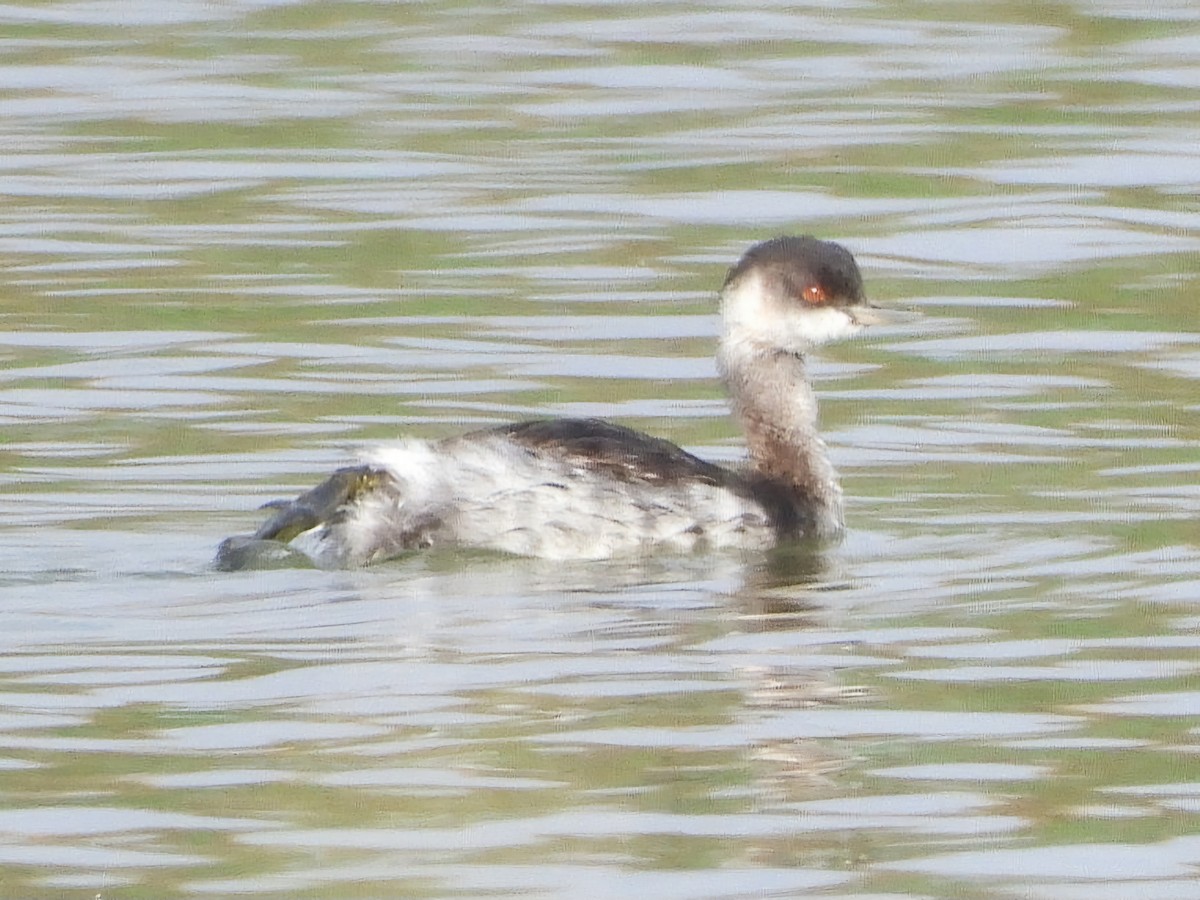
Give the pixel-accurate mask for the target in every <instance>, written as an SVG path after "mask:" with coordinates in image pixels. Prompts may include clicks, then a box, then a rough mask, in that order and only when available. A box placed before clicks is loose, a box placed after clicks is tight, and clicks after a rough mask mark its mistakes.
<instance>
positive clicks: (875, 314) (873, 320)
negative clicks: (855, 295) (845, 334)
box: [846, 301, 916, 325]
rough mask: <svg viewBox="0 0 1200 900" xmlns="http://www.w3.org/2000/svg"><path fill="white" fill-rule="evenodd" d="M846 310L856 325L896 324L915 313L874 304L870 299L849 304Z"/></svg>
mask: <svg viewBox="0 0 1200 900" xmlns="http://www.w3.org/2000/svg"><path fill="white" fill-rule="evenodd" d="M846 312H847V313H849V315H850V318H851V319H853V320H854V322H855V324H857V325H896V324H898V323H900V322H904V321H906V320H907V319H909V318H912V317H913V316H915V315H916V314H915V313H912V312H908V311H905V310H901V309H887V308H885V307H882V306H876V305H875V304H874V303H871V302H870V301H867V302H865V303H856V304H855V305H854V306H849V307H847V308H846Z"/></svg>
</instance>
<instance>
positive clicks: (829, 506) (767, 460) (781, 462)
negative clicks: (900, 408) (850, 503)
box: [717, 336, 842, 537]
mask: <svg viewBox="0 0 1200 900" xmlns="http://www.w3.org/2000/svg"><path fill="white" fill-rule="evenodd" d="M717 362H718V365H719V366H720V369H721V375H722V377H723V378H724V380H725V385H726V387H727V389H728V390H729V394H730V397H731V399H732V402H733V410H734V412H735V414H736V415H737V416H738V418H739V419H741V422H742V427H743V428H744V429H745V433H746V444H747V448H748V450H749V453H750V464H751V468H752V474H751V479H750V480H751V483H752V487H754V489H755V491H756V494H757V495H758V496H759V497H760V499H761V500H762V501H763V502H764V505H765V506H766V507H767V508H768V511H770V512H772V513H773V514H774V516H775V518H776V520H777V527H779V528H780V530H781V531H784V532H795V533H802V534H804V535H813V536H818V537H831V536H833V535H836V534H837V533H838V532H840V531H841V529H842V489H841V486H840V485H839V484H838V477H837V471H836V470H835V469H834V468H833V464H832V463H831V462H830V461H829V454H828V451H827V449H826V447H825V442H824V441H823V440H821V435H820V433H819V432H818V430H817V398H816V396H815V395H814V394H813V391H812V388H811V387H810V386H809V384H808V381H807V379H806V378H805V373H804V358H803V357H802V356H800V355H798V354H792V353H787V352H784V351H781V350H779V349H778V348H774V347H768V346H764V345H762V344H758V343H754V342H738V341H732V340H729V339H728V336H726V338H725V339H724V340H722V342H721V347H720V350H719V352H718V355H717Z"/></svg>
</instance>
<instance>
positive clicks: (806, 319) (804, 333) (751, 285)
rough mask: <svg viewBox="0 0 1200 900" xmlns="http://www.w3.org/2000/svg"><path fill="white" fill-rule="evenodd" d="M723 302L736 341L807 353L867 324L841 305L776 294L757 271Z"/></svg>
mask: <svg viewBox="0 0 1200 900" xmlns="http://www.w3.org/2000/svg"><path fill="white" fill-rule="evenodd" d="M721 303H722V311H723V314H724V318H725V335H726V340H727V341H728V342H730V343H735V344H743V343H744V344H758V345H769V346H774V347H777V348H779V349H780V350H787V351H790V352H794V353H803V352H804V351H806V350H808V349H809V348H811V347H815V346H817V345H818V344H824V343H827V342H828V341H835V340H838V339H839V338H845V337H849V336H850V335H852V334H855V333H857V332H859V331H861V330H862V327H863V326H862V325H861V324H859V323H858V322H856V321H855V320H854V319H853V318H852V317H851V315H850V314H849V313H848V312H846V310H845V309H843V308H841V307H837V306H807V305H805V304H804V303H802V302H800V301H797V300H790V299H784V298H780V297H776V296H772V295H771V294H770V293H769V291H768V288H767V285H766V284H765V283H764V282H763V279H762V276H761V275H759V274H758V273H757V272H751V273H749V274H748V275H747V276H746V277H745V278H743V279H742V280H741V281H740V282H738V283H737V284H736V285H735V286H734V287H733V288H732V289H730V290H727V291H726V292H725V293H724V295H723V296H722V298H721Z"/></svg>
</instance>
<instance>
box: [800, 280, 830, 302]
mask: <svg viewBox="0 0 1200 900" xmlns="http://www.w3.org/2000/svg"><path fill="white" fill-rule="evenodd" d="M803 297H804V302H805V303H808V304H810V305H812V306H820V305H821V304H823V303H825V302H827V301H828V300H829V295H828V294H826V293H825V288H823V287H821V286H820V285H819V284H810V285H809V286H808V287H806V288H805V289H804V294H803Z"/></svg>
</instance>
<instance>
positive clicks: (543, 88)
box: [0, 0, 1200, 900]
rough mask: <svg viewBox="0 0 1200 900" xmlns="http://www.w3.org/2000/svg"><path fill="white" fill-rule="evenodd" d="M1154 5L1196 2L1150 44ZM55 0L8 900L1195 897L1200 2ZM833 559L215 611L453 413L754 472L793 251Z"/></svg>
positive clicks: (2, 865) (285, 577)
mask: <svg viewBox="0 0 1200 900" xmlns="http://www.w3.org/2000/svg"><path fill="white" fill-rule="evenodd" d="M1143 6H1144V5H1143ZM1143 6H1139V5H1136V4H1132V5H1131V4H1127V3H1116V2H1091V0H1077V2H1073V3H1069V4H1067V5H1064V6H1062V7H1061V8H1057V9H1056V15H1055V17H1054V21H1053V22H1049V21H1038V20H1037V19H1036V18H1035V17H1034V15H1033V13H1031V12H1030V9H1029V8H1027V7H1025V6H1021V5H1014V4H999V5H992V6H989V7H987V8H986V9H984V8H982V7H979V6H978V5H971V6H969V7H968V6H967V5H966V4H962V3H951V4H949V5H947V6H945V7H938V8H933V7H921V8H919V9H918V8H915V7H909V6H903V5H900V4H888V3H886V2H885V3H880V4H861V3H860V4H842V5H834V6H830V5H829V4H827V3H822V4H809V5H805V4H799V5H797V4H795V3H786V4H785V3H775V2H768V3H765V4H764V3H759V4H756V5H755V6H753V7H751V6H746V5H742V4H737V3H709V4H701V5H699V6H698V5H697V4H695V3H686V4H685V3H677V2H672V0H661V2H653V3H650V4H640V5H638V4H631V3H610V4H602V5H599V6H589V7H581V6H571V5H569V4H567V5H564V4H555V3H548V4H540V5H533V6H529V7H527V8H523V9H522V10H521V14H520V15H514V14H513V10H512V9H508V8H506V7H504V6H503V5H500V6H497V7H494V8H485V7H476V8H472V9H471V10H469V11H467V10H463V9H462V8H460V7H457V6H450V5H447V4H437V3H433V4H422V5H412V4H391V5H389V4H358V5H336V4H334V5H329V4H318V3H313V2H305V0H299V2H288V3H278V2H270V3H238V4H224V5H221V4H204V3H193V2H186V0H176V2H172V3H169V4H162V3H130V2H123V3H120V4H113V3H108V2H78V3H65V4H63V3H60V4H50V5H46V4H30V3H17V4H10V5H8V6H5V7H3V8H2V9H0V21H2V22H3V23H4V25H5V29H4V35H3V36H2V37H0V46H2V47H3V49H4V51H5V55H4V60H3V65H0V122H2V123H3V126H4V133H5V134H6V136H7V138H8V142H7V155H6V156H5V158H4V160H3V161H2V162H0V192H2V193H3V194H4V196H5V198H6V203H5V204H4V206H3V208H2V209H0V261H2V262H3V269H4V272H5V273H6V276H7V277H6V278H5V281H4V289H3V295H2V297H0V427H2V428H3V439H2V440H0V486H2V490H0V560H2V561H3V564H2V565H0V610H2V612H0V651H2V652H0V791H2V792H3V794H4V797H5V800H6V802H5V804H4V809H3V810H0V881H2V882H3V884H4V886H5V889H6V891H5V893H6V895H8V894H11V895H13V896H40V895H47V893H49V894H52V895H54V896H72V897H73V896H79V897H88V898H93V897H96V896H97V895H99V896H101V897H104V898H114V897H122V896H130V897H132V896H152V897H164V896H178V895H185V894H186V895H202V896H203V895H209V896H229V895H232V894H238V895H255V896H264V897H297V896H314V897H318V896H319V897H343V896H344V897H351V896H367V895H370V896H376V895H378V896H398V895H404V896H410V895H411V896H434V897H436V896H447V895H449V894H456V895H462V896H478V897H490V896H499V895H502V894H503V895H509V894H522V895H528V896H547V897H549V896H564V895H568V894H578V893H579V890H580V885H583V884H586V885H587V886H588V887H587V894H588V896H594V897H627V896H643V895H644V896H654V897H680V898H689V900H692V898H701V897H713V898H730V897H751V896H763V895H764V894H771V893H774V894H779V895H788V896H800V895H804V896H809V895H811V896H828V897H840V898H850V897H855V898H863V900H866V898H870V897H883V896H887V897H946V898H950V897H962V896H966V895H970V896H972V897H975V896H978V897H989V898H990V897H995V898H1016V897H1022V898H1039V900H1040V898H1047V900H1049V898H1055V900H1063V898H1065V900H1072V898H1084V897H1087V898H1096V897H1100V898H1112V900H1124V898H1126V897H1128V896H1132V895H1138V896H1157V897H1173V898H1197V897H1200V893H1198V892H1197V889H1196V881H1195V878H1194V872H1195V867H1196V865H1197V864H1200V844H1198V843H1197V841H1196V839H1195V838H1194V837H1193V833H1194V832H1195V831H1196V830H1197V829H1196V825H1195V823H1194V821H1193V820H1192V818H1191V817H1192V816H1193V815H1195V814H1196V806H1197V804H1196V796H1195V795H1196V791H1195V788H1194V785H1195V782H1196V780H1197V779H1196V778H1195V775H1194V772H1193V769H1194V764H1193V760H1194V759H1195V754H1196V735H1195V734H1194V732H1195V730H1196V721H1195V717H1196V716H1197V715H1200V700H1198V694H1197V692H1196V691H1195V690H1194V681H1195V673H1196V670H1197V668H1198V667H1200V661H1198V660H1200V635H1197V627H1198V624H1200V618H1198V616H1197V614H1196V613H1195V611H1194V607H1195V603H1196V600H1197V597H1198V596H1200V550H1198V549H1197V543H1198V537H1200V532H1198V531H1197V528H1196V526H1195V500H1196V495H1197V489H1196V488H1195V486H1194V484H1193V482H1194V481H1195V478H1194V476H1195V474H1196V473H1197V471H1200V462H1198V461H1197V454H1196V449H1195V448H1196V446H1197V439H1198V437H1200V429H1198V428H1197V425H1196V416H1195V413H1196V411H1197V409H1198V405H1197V402H1196V400H1195V382H1196V378H1197V375H1198V373H1200V344H1198V342H1197V338H1196V336H1195V333H1194V332H1195V325H1194V315H1193V314H1192V310H1193V308H1194V303H1193V302H1192V301H1193V295H1194V294H1195V282H1196V277H1197V271H1198V270H1197V266H1196V259H1197V251H1198V250H1200V237H1198V236H1197V234H1196V230H1195V227H1194V225H1195V215H1196V208H1195V196H1196V194H1197V191H1198V189H1200V165H1197V162H1198V160H1197V151H1196V147H1198V146H1200V135H1198V133H1197V132H1198V128H1200V118H1198V110H1197V106H1196V103H1195V96H1194V95H1195V88H1196V86H1197V84H1200V64H1198V62H1197V60H1198V59H1200V31H1198V30H1197V29H1200V17H1198V16H1197V14H1196V10H1195V9H1193V4H1190V3H1186V2H1176V3H1165V4H1163V3H1160V4H1156V5H1155V6H1154V7H1153V9H1150V8H1143ZM785 230H786V231H813V232H814V233H817V234H819V235H820V236H822V237H831V238H836V239H838V240H843V241H845V242H846V243H847V245H848V246H850V247H851V248H852V249H853V250H854V251H855V252H856V253H857V254H858V256H859V259H860V262H861V263H862V265H863V268H864V270H865V273H866V275H867V279H868V288H869V290H870V292H871V294H872V296H873V297H874V298H876V299H877V300H880V301H882V302H884V303H885V304H888V305H894V306H899V307H906V308H907V307H912V308H918V309H919V310H920V311H921V312H922V314H923V315H922V316H921V317H920V318H919V319H916V320H914V321H911V322H907V323H905V324H904V325H902V326H895V327H892V328H891V329H888V330H879V331H877V332H874V333H872V334H871V336H870V337H868V339H866V340H864V341H862V342H859V343H856V344H850V345H843V346H839V347H836V348H833V349H831V350H830V352H829V354H827V355H826V356H825V357H824V358H822V359H820V360H817V361H816V364H815V365H814V374H815V377H816V382H817V387H818V390H819V392H820V394H821V396H822V401H823V406H822V415H823V422H824V425H825V429H826V433H827V435H828V437H829V441H830V444H831V447H832V449H833V452H834V455H835V459H836V461H837V463H838V465H839V467H840V468H841V470H842V472H843V474H844V482H845V486H846V489H847V496H848V500H849V513H848V519H849V524H850V533H849V535H848V538H847V541H846V542H845V544H844V545H843V546H841V547H839V548H836V549H833V550H830V551H828V552H825V553H822V554H819V555H816V556H814V555H811V554H808V553H805V552H801V551H780V552H777V553H773V554H767V555H754V554H725V555H717V556H712V557H703V558H700V557H689V558H683V559H678V558H652V559H647V560H636V561H630V560H622V561H615V562H598V563H580V564H572V565H571V566H566V567H564V566H561V565H549V564H545V563H541V562H538V561H529V560H508V559H498V558H495V557H489V556H468V557H465V558H464V557H461V556H460V557H456V556H445V555H432V556H423V557H414V558H411V559H405V560H400V561H397V562H395V563H393V564H389V565H386V566H382V567H378V568H375V569H371V570H368V571H358V572H320V571H314V570H312V569H307V568H295V569H278V570H273V571H262V572H253V573H239V574H223V573H217V572H214V571H213V570H212V568H211V567H210V561H211V558H212V553H213V549H214V547H215V545H216V543H217V541H218V540H219V538H220V537H221V536H223V535H225V534H228V533H233V532H237V531H243V530H245V529H246V528H247V527H248V525H249V523H251V522H254V521H257V517H258V515H259V514H258V513H257V511H256V508H257V507H258V506H259V505H260V504H261V503H263V502H265V501H267V500H271V499H274V498H276V497H280V496H288V495H292V494H294V493H295V492H297V491H298V490H301V489H304V488H306V487H308V486H311V485H312V484H313V483H315V480H316V479H317V478H318V477H320V476H321V474H323V473H324V472H327V471H328V470H329V469H330V468H332V467H334V466H336V465H338V464H340V462H341V461H342V460H343V459H344V458H345V451H346V447H347V446H348V445H353V444H355V443H359V442H363V441H372V440H380V439H386V438H389V437H391V436H393V435H394V434H396V433H397V432H399V431H401V430H404V431H410V432H412V433H415V434H420V435H424V436H431V437H432V436H439V435H444V434H449V433H451V432H453V431H455V430H458V429H461V428H465V427H470V426H475V425H479V424H485V423H490V422H500V421H508V420H511V419H514V418H520V417H527V416H539V415H550V414H566V415H603V416H613V417H619V418H621V419H622V420H623V421H626V422H629V423H630V424H633V425H636V426H639V427H643V428H647V429H649V430H651V431H654V432H655V433H659V434H662V435H664V436H666V437H668V438H671V439H672V440H675V441H678V442H680V443H682V444H684V445H685V446H687V447H689V448H691V449H693V450H695V451H697V452H699V453H700V454H701V455H704V456H707V457H709V458H713V459H718V460H731V459H736V458H737V457H738V456H739V454H740V452H741V445H740V441H739V437H738V435H737V434H736V432H735V431H734V430H733V428H732V426H731V425H730V423H729V421H728V419H727V417H726V414H725V407H724V403H723V401H722V398H721V397H720V394H719V392H718V390H717V388H716V387H715V384H714V381H713V375H714V366H713V363H712V346H713V344H712V334H713V331H714V328H715V319H714V316H713V308H712V294H713V290H714V288H715V287H716V285H718V284H719V283H720V280H721V278H722V277H723V275H724V267H725V266H727V265H728V264H729V262H730V261H731V260H732V259H733V258H735V257H736V256H737V254H738V253H739V252H740V251H741V250H742V249H743V248H744V247H745V246H747V245H748V244H750V243H752V242H753V241H755V240H758V239H761V238H763V237H767V236H769V235H771V234H774V233H779V232H781V231H785Z"/></svg>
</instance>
